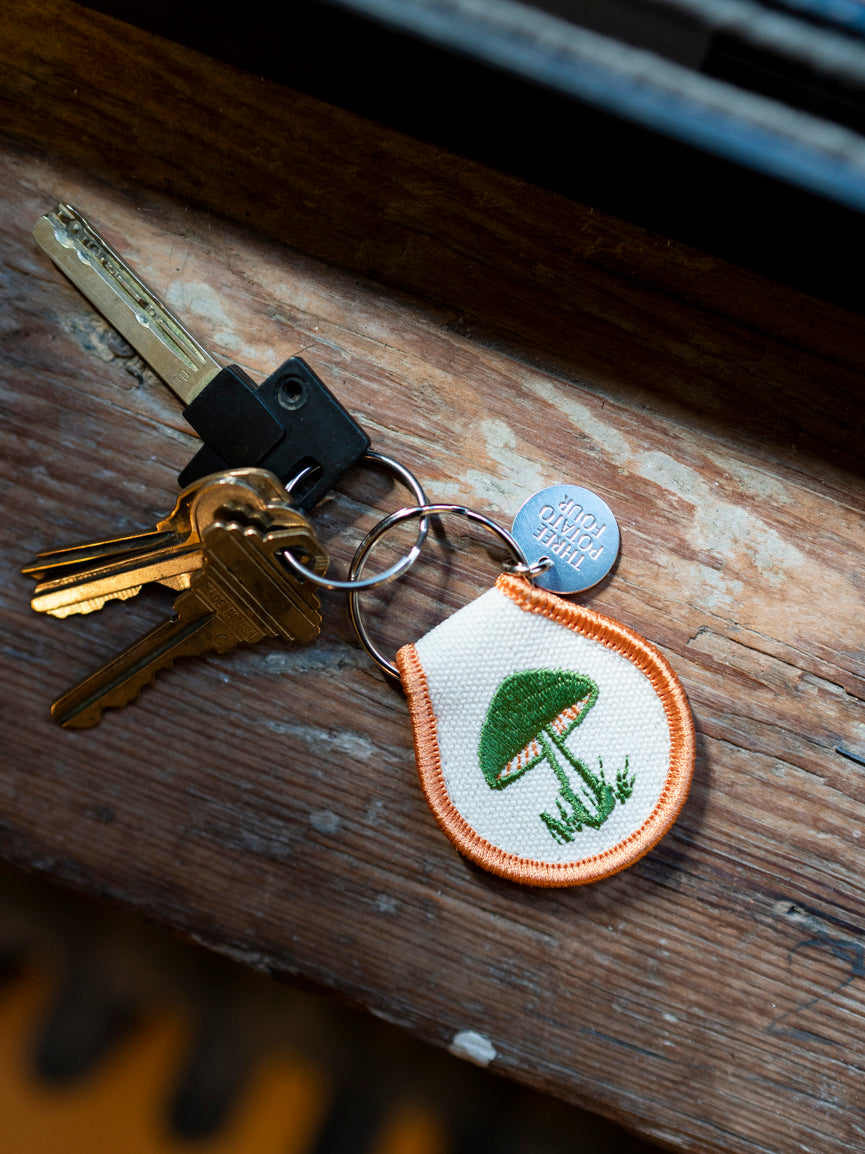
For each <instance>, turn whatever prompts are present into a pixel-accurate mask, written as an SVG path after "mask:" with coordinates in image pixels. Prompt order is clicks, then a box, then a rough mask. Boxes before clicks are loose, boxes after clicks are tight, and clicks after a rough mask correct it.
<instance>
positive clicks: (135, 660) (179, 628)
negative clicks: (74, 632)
mask: <svg viewBox="0 0 865 1154" xmlns="http://www.w3.org/2000/svg"><path fill="white" fill-rule="evenodd" d="M201 541H202V550H203V565H202V567H201V568H200V569H199V570H198V571H197V572H196V573H195V574H193V576H192V579H191V582H190V586H189V588H188V589H186V590H184V591H183V592H182V593H180V595H179V596H178V597H177V599H176V600H175V603H174V614H173V616H172V617H171V618H170V619H169V620H168V621H166V622H164V623H163V624H162V625H157V626H156V628H155V629H152V630H151V631H150V632H149V633H147V634H146V635H145V636H144V637H142V638H141V639H140V640H139V641H136V642H135V643H134V644H133V645H130V646H129V647H128V648H127V649H125V650H124V651H123V652H122V653H121V654H119V656H117V657H115V658H114V660H113V661H109V662H108V663H107V664H106V665H105V666H103V668H102V669H100V670H98V671H97V672H96V673H93V674H91V676H90V677H87V678H85V679H84V680H83V681H82V682H80V684H78V685H76V686H75V687H74V688H73V689H70V690H69V691H68V692H67V693H64V694H63V696H62V697H60V698H58V699H57V701H55V702H54V705H53V706H52V707H51V713H52V716H53V717H54V719H55V721H57V722H59V723H60V724H61V725H63V726H68V727H72V728H79V729H86V728H88V727H90V726H93V725H97V724H98V723H99V721H100V720H101V718H102V712H103V710H105V709H108V708H114V707H118V706H122V705H126V704H128V703H129V702H130V701H134V700H135V698H136V697H138V695H139V693H140V692H141V690H142V689H143V688H144V686H145V685H149V684H150V682H151V681H152V680H153V678H154V677H155V676H156V674H157V673H158V672H159V671H160V670H161V669H167V668H170V666H171V665H172V664H173V662H174V661H175V660H176V659H177V658H179V657H194V656H199V655H201V654H204V653H207V652H210V651H211V650H212V651H214V652H216V653H224V652H226V651H227V650H228V649H231V648H232V647H233V646H235V645H238V644H241V643H245V644H251V643H253V642H255V641H259V640H261V639H262V638H264V637H281V638H283V639H284V640H286V641H299V642H308V641H312V640H313V639H314V638H315V637H317V636H318V632H319V627H320V624H321V617H320V615H319V613H318V604H319V603H318V597H317V596H316V594H315V591H314V589H313V587H312V586H311V584H310V583H309V582H303V581H299V580H297V579H296V578H295V577H294V575H293V574H292V573H291V571H290V570H289V568H288V566H287V565H286V564H285V563H284V562H283V561H282V559H281V557H280V554H281V553H282V552H283V551H284V550H286V549H299V550H301V551H303V552H304V553H306V554H307V556H310V557H312V559H313V561H312V564H313V568H314V569H315V570H316V571H317V572H320V573H323V572H324V570H325V568H326V565H327V555H326V553H325V552H324V550H323V549H322V547H321V545H320V544H319V543H318V541H317V540H316V539H315V537H314V535H313V534H312V531H311V530H310V529H309V528H308V527H298V526H293V527H291V528H277V529H275V530H273V531H272V532H268V531H265V530H263V529H262V528H261V527H259V526H255V525H243V524H239V523H238V522H236V521H234V522H223V521H215V522H212V523H211V524H210V525H208V526H206V527H205V528H204V530H203V531H202V535H201Z"/></svg>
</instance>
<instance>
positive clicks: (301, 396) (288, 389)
mask: <svg viewBox="0 0 865 1154" xmlns="http://www.w3.org/2000/svg"><path fill="white" fill-rule="evenodd" d="M276 400H277V404H279V405H281V406H282V408H283V409H299V408H301V407H302V406H303V405H304V404H306V384H305V382H304V381H303V380H302V379H301V378H300V377H295V376H285V377H283V379H282V380H281V381H280V382H279V384H278V385H277V387H276Z"/></svg>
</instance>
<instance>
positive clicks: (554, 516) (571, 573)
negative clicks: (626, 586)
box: [513, 485, 619, 593]
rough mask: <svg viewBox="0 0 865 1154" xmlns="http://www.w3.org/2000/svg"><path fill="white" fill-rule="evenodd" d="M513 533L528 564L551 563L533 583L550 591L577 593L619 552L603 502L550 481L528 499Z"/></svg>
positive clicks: (614, 527)
mask: <svg viewBox="0 0 865 1154" xmlns="http://www.w3.org/2000/svg"><path fill="white" fill-rule="evenodd" d="M513 535H514V537H515V539H516V541H517V544H518V545H519V546H520V548H521V549H522V551H523V553H525V555H526V559H527V560H528V561H529V562H530V563H532V562H535V561H537V560H538V559H539V558H540V557H543V556H547V557H550V558H551V559H552V562H553V566H552V568H551V569H548V570H547V571H546V573H542V574H541V576H540V577H536V578H535V584H536V585H537V586H539V587H540V588H542V589H549V590H550V591H551V592H553V593H580V592H582V591H583V590H584V589H591V587H592V586H593V585H597V583H598V582H599V581H600V580H601V579H602V578H604V577H606V575H607V574H608V573H609V571H610V569H611V568H612V567H613V563H614V561H615V560H616V557H617V556H618V554H619V526H618V525H617V524H616V518H615V517H614V516H613V513H612V510H611V509H610V507H609V505H608V504H607V503H606V501H602V500H601V498H600V497H598V496H597V495H596V494H595V493H592V492H591V491H590V490H589V489H581V488H580V487H579V485H552V486H551V487H550V488H549V489H542V490H541V491H540V492H539V493H535V494H534V496H532V497H529V499H528V501H526V502H525V504H524V505H523V506H522V508H521V509H520V511H519V512H518V513H517V515H516V517H515V518H514V527H513Z"/></svg>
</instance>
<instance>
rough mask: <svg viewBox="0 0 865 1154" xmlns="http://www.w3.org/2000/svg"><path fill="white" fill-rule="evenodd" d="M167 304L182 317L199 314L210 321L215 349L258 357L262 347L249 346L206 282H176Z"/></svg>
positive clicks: (235, 355) (210, 340) (210, 338)
mask: <svg viewBox="0 0 865 1154" xmlns="http://www.w3.org/2000/svg"><path fill="white" fill-rule="evenodd" d="M165 303H166V304H167V305H168V307H169V308H170V309H174V310H175V311H176V312H177V313H178V315H179V316H181V317H189V316H198V317H201V318H202V319H204V320H206V321H207V329H208V343H209V345H210V346H212V347H214V348H218V347H221V346H224V347H225V348H229V349H231V355H232V357H233V358H234V359H235V360H237V361H241V360H245V359H251V360H255V358H256V355H257V354H259V353H260V350H259V349H257V348H256V347H255V346H253V345H248V344H247V343H246V342H245V341H244V339H243V335H242V333H240V332H238V330H237V329H236V328H235V325H234V318H232V317H231V316H230V315H229V314H228V313H227V312H226V311H225V309H224V307H223V305H222V300H221V298H220V295H219V293H217V292H216V291H215V290H214V289H213V288H212V287H211V285H209V284H205V283H204V282H203V281H181V280H176V281H173V282H172V284H171V285H169V288H168V291H167V292H166V294H165Z"/></svg>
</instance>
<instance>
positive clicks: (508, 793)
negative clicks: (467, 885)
mask: <svg viewBox="0 0 865 1154" xmlns="http://www.w3.org/2000/svg"><path fill="white" fill-rule="evenodd" d="M559 488H562V487H557V489H556V490H547V491H545V493H543V494H539V495H537V497H536V498H533V499H532V500H533V501H535V502H536V504H535V506H534V507H533V511H532V512H531V513H530V515H529V516H528V522H529V524H530V526H531V525H532V524H534V523H535V521H538V520H539V522H540V524H541V525H544V524H546V526H547V528H549V527H550V526H551V525H552V523H553V522H554V521H555V520H556V518H555V516H554V515H553V514H554V513H557V512H559V511H560V509H559V506H560V505H561V507H562V508H567V509H569V510H570V511H571V513H573V511H574V510H575V509H576V510H577V511H578V512H577V514H575V515H573V516H570V519H568V518H565V520H564V521H563V522H562V521H559V522H558V530H557V531H556V533H555V539H553V537H551V536H550V534H549V533H545V532H540V533H532V534H531V535H532V536H534V537H535V538H536V540H537V541H538V542H539V547H541V548H551V549H552V551H553V553H554V554H555V555H556V556H557V557H558V559H559V560H560V561H561V564H560V565H558V566H556V565H551V563H550V562H549V560H548V558H544V560H543V562H541V561H538V560H537V559H536V561H535V562H531V563H530V562H529V561H528V560H527V558H526V553H525V552H524V550H523V549H522V548H521V547H520V545H519V544H518V543H517V541H516V540H515V539H514V537H512V536H511V535H510V534H509V533H507V532H506V530H504V529H502V528H501V526H499V525H496V523H495V522H493V521H490V520H489V519H488V518H486V517H484V516H483V515H482V514H480V513H477V512H475V511H474V510H471V509H466V508H465V507H463V506H456V505H431V504H422V505H419V506H416V507H413V508H409V509H402V510H400V511H399V512H397V513H394V514H392V515H391V516H390V517H387V518H385V519H384V520H383V521H381V522H380V523H379V524H378V525H377V526H376V527H375V529H373V530H372V532H371V533H369V534H368V535H367V537H366V539H365V540H364V542H363V543H362V544H361V546H360V548H359V549H358V551H357V553H356V554H355V558H354V561H353V562H352V566H351V570H350V576H351V577H352V578H356V577H359V575H360V573H361V572H362V569H363V565H364V563H365V561H366V558H367V557H368V555H369V553H370V552H371V550H372V548H373V547H374V545H375V544H376V542H377V541H378V540H379V539H380V538H381V537H382V536H383V535H384V534H385V533H386V532H387V531H388V530H389V529H391V528H392V527H393V526H394V525H396V524H398V523H400V522H401V521H404V520H408V519H423V520H422V521H421V523H422V525H425V523H426V520H425V519H426V518H427V517H428V516H430V515H433V514H439V513H456V514H459V515H461V516H464V517H467V518H469V519H470V520H473V521H475V522H477V523H480V524H482V525H484V526H485V527H486V528H488V529H489V530H491V531H492V532H494V533H495V534H496V535H498V537H499V538H500V539H501V540H502V541H503V542H504V543H505V545H506V546H507V547H508V549H509V550H510V552H511V553H512V555H513V556H514V558H515V559H516V564H515V565H514V566H512V572H510V573H503V574H502V575H501V576H500V577H499V578H498V580H497V581H496V583H495V586H494V587H493V588H492V589H490V590H489V591H488V592H486V593H484V594H482V595H481V596H479V597H478V598H477V599H476V600H474V601H473V602H471V603H470V604H469V605H467V606H465V607H464V608H463V609H460V610H458V611H457V612H456V613H454V614H453V615H452V616H451V617H449V618H448V619H447V620H445V621H444V622H442V623H441V624H440V625H438V626H436V627H435V628H434V629H432V630H431V631H430V632H429V633H427V634H426V635H425V636H424V637H422V638H421V639H420V640H419V641H418V642H416V643H415V644H409V645H405V646H403V647H402V649H400V650H399V652H398V654H397V659H396V665H394V664H392V663H391V662H389V661H387V659H386V658H384V657H383V656H382V655H381V654H380V653H379V652H378V650H377V649H376V648H375V646H374V645H373V644H372V642H371V641H370V638H369V635H368V633H367V631H366V628H365V626H364V624H363V622H362V621H361V619H360V615H359V611H358V603H357V593H356V591H352V592H350V594H349V609H350V614H351V617H352V621H353V623H354V626H355V629H356V630H357V633H358V637H359V638H360V640H361V643H362V644H363V645H364V647H365V648H366V649H367V651H368V652H369V653H370V654H371V656H372V657H373V658H374V659H375V660H376V661H377V662H378V663H379V665H381V666H382V668H383V669H385V671H386V672H387V673H388V674H389V675H391V676H393V677H398V678H399V679H400V681H401V683H402V686H403V689H404V691H405V693H406V696H407V698H408V703H409V712H410V715H411V722H412V728H413V733H414V745H415V752H416V756H417V765H418V773H419V777H420V782H421V786H422V789H423V792H424V794H425V796H426V799H427V802H428V803H429V805H430V808H431V809H432V812H433V814H434V816H435V819H436V821H437V822H438V824H439V826H440V827H441V828H442V830H443V831H444V832H445V833H446V834H447V836H448V837H449V838H450V839H451V841H452V842H453V843H454V845H455V846H456V847H457V849H458V850H459V851H460V852H461V853H463V854H464V855H465V856H466V857H467V858H469V859H470V860H472V861H474V862H476V863H477V864H478V865H480V866H482V867H483V868H485V869H487V870H490V871H491V872H493V873H496V874H499V875H500V876H501V877H505V878H508V879H510V880H512V881H516V882H522V883H525V884H529V885H538V886H565V885H580V884H583V883H585V882H590V881H596V880H598V879H600V878H604V877H607V876H609V875H610V874H614V873H616V872H618V871H619V870H621V869H624V868H625V867H626V866H628V865H631V864H632V863H633V862H635V861H636V860H637V859H638V858H640V857H642V856H643V854H645V853H646V852H647V851H648V850H650V849H651V848H652V847H653V846H654V845H655V844H656V843H657V842H658V841H659V839H660V838H661V837H663V835H664V834H665V833H666V832H667V831H668V830H669V828H670V826H671V825H672V824H673V822H674V821H675V819H676V817H677V815H678V813H679V811H680V809H681V807H682V805H683V804H684V801H685V798H686V797H687V793H688V789H689V787H690V783H691V777H692V773H693V763H694V747H695V742H694V727H693V721H692V718H691V713H690V709H689V707H688V702H687V698H686V696H685V693H684V690H683V689H682V687H681V685H680V684H679V681H678V678H677V677H676V675H675V673H674V672H673V670H672V668H671V667H670V665H669V663H668V662H667V661H666V659H665V658H664V657H663V656H662V654H661V653H660V652H659V651H658V650H657V649H656V648H655V647H654V646H653V645H651V644H650V643H649V642H648V641H646V640H645V639H644V638H643V637H641V636H640V635H639V634H638V633H636V632H635V631H634V630H632V629H629V628H628V627H627V626H625V625H622V624H621V623H619V622H617V621H614V620H612V619H611V618H609V617H605V616H604V615H602V614H600V613H597V612H595V611H594V610H592V609H588V608H585V607H584V606H580V605H576V604H573V603H571V602H569V601H565V600H564V599H563V598H562V597H560V596H558V595H557V594H556V593H553V592H551V591H549V590H547V589H542V588H539V587H538V585H539V584H540V582H541V580H542V579H543V578H542V575H544V574H545V575H546V579H547V581H548V582H550V583H552V584H553V585H556V586H558V587H560V588H561V587H562V585H563V583H564V584H565V586H568V582H570V583H571V584H573V583H574V580H576V582H577V584H578V585H579V581H581V580H584V579H585V580H588V581H589V584H594V583H596V581H597V580H599V579H600V576H603V573H598V572H597V571H595V572H594V573H593V575H592V576H591V578H584V577H582V576H579V577H577V578H576V579H575V578H574V577H573V575H572V574H571V576H570V577H569V576H567V575H565V576H562V573H563V568H564V571H565V573H566V574H567V570H571V571H574V572H578V571H579V569H580V568H582V567H581V566H576V565H575V559H577V555H578V554H579V552H580V546H579V541H580V532H578V531H581V530H584V529H585V528H586V526H589V527H590V528H593V529H596V528H597V526H598V525H600V524H602V523H603V524H604V525H605V526H606V532H607V540H608V541H609V540H612V539H613V533H612V529H611V525H612V526H614V525H615V522H614V520H612V523H611V522H610V521H609V520H608V519H606V518H605V519H604V520H603V522H602V521H601V519H600V518H599V517H596V516H594V515H592V517H591V521H590V520H589V514H588V513H587V511H586V500H585V497H588V498H593V497H594V495H593V494H590V493H587V491H586V490H577V489H574V488H571V489H569V490H567V492H566V493H565V494H564V496H563V495H562V494H561V493H559V492H558V489H559ZM554 493H555V494H556V496H555V498H553V497H552V496H551V494H554ZM575 494H577V495H579V498H580V499H579V500H576V498H575V496H574V495H575ZM583 494H585V497H583V496H582V495H583ZM538 499H540V503H539V504H538V503H537V502H538ZM554 499H555V502H556V503H553V500H554ZM594 501H595V502H598V498H596V497H595V498H594ZM568 502H570V504H568ZM527 504H528V503H527ZM599 504H600V505H601V506H602V507H603V509H604V510H606V511H607V513H609V510H607V507H606V505H604V504H603V502H599ZM593 508H594V506H593ZM521 513H522V510H521ZM609 517H610V518H612V514H609ZM518 519H519V515H518ZM575 520H576V521H577V522H578V523H577V527H576V529H573V531H571V529H572V527H573V523H574V521H575ZM563 526H567V528H564V527H563ZM582 536H584V537H588V540H586V541H584V542H583V546H582V548H583V552H586V553H588V552H590V551H591V552H593V553H596V554H597V551H598V548H599V543H600V540H601V535H600V534H599V533H597V532H595V533H594V534H593V533H591V532H588V533H582ZM561 541H566V542H567V541H570V544H571V545H573V549H568V548H566V547H565V546H564V545H563V546H561V547H559V545H560V542H561ZM574 549H576V550H577V553H576V554H575V553H574ZM617 550H618V530H617V529H616V530H615V550H610V552H611V553H612V556H608V557H607V559H606V562H605V567H604V569H603V572H604V573H605V572H606V571H607V570H608V569H609V566H610V565H611V564H612V561H613V560H614V559H615V553H616V552H617ZM562 555H564V560H562ZM597 559H598V558H597V557H595V560H597Z"/></svg>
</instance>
